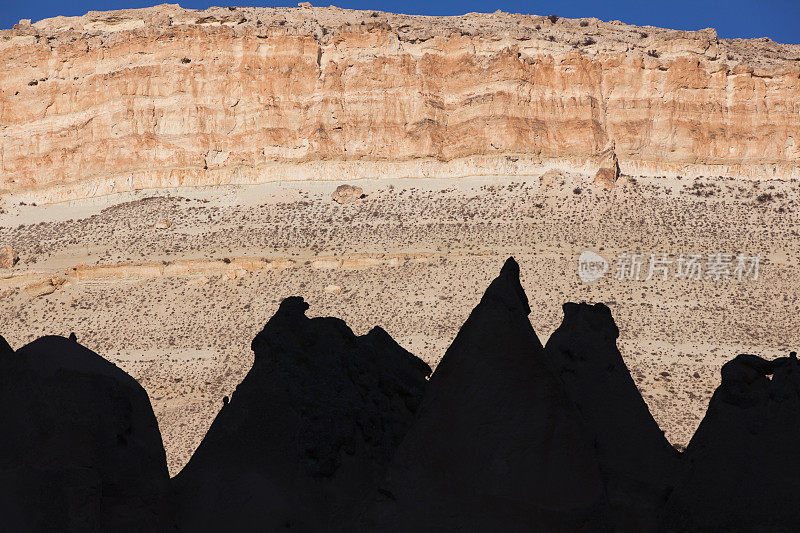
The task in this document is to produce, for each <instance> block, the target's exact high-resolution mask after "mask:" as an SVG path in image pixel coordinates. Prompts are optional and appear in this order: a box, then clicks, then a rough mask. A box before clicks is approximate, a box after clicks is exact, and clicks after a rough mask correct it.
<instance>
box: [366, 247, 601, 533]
mask: <svg viewBox="0 0 800 533" xmlns="http://www.w3.org/2000/svg"><path fill="white" fill-rule="evenodd" d="M529 313H530V307H529V305H528V299H527V297H526V296H525V293H524V291H523V289H522V286H521V284H520V281H519V266H518V265H517V263H516V262H515V261H514V260H513V259H509V260H508V261H507V262H506V264H505V266H503V269H502V271H501V272H500V275H499V276H498V277H497V279H495V280H494V281H493V282H492V283H491V285H490V286H489V288H488V289H487V291H486V293H485V294H484V295H483V298H482V299H481V302H480V303H479V304H478V306H477V307H476V308H475V309H474V310H473V311H472V313H471V314H470V316H469V318H468V319H467V321H466V323H465V324H464V325H463V326H462V328H461V330H460V331H459V333H458V335H457V337H456V339H455V340H454V341H453V344H452V346H450V348H449V349H448V350H447V352H446V354H445V355H444V358H443V359H442V361H441V363H440V364H439V366H438V367H437V369H436V372H435V373H434V374H433V376H432V378H431V380H430V383H429V386H428V392H427V393H426V396H425V399H424V400H423V404H422V406H421V408H420V413H419V415H418V418H417V421H416V422H415V424H414V425H413V426H412V428H411V430H410V431H409V434H408V435H407V436H406V439H405V440H404V441H403V443H402V444H401V446H400V448H399V450H398V452H397V455H396V457H395V460H394V461H393V463H392V466H391V468H390V470H389V473H388V475H387V478H386V480H385V481H384V483H383V484H382V486H381V488H380V491H379V493H378V494H377V496H376V498H375V500H376V501H375V503H374V504H373V505H372V506H371V508H370V509H368V511H367V512H366V514H365V515H364V517H363V522H362V526H363V529H364V530H367V531H438V530H442V531H464V530H468V531H547V530H551V531H552V530H559V531H576V530H585V531H597V530H602V529H604V528H605V527H606V526H607V524H608V523H607V504H606V500H605V494H604V489H603V484H602V481H601V476H600V470H599V468H598V464H597V461H596V458H595V451H594V449H593V447H592V443H591V439H590V438H589V437H588V435H587V434H586V432H585V430H584V428H583V425H582V423H581V417H580V415H579V413H578V412H577V410H576V409H575V408H574V406H573V405H572V403H571V402H570V401H569V399H568V398H567V397H566V395H565V394H564V392H563V387H562V385H561V383H560V382H559V381H558V380H557V378H556V377H555V376H553V374H552V373H551V372H550V370H549V368H548V367H547V361H546V359H545V356H544V350H543V348H542V345H541V343H540V342H539V339H538V338H537V336H536V333H535V332H534V330H533V328H532V327H531V323H530V321H529V320H528V314H529Z"/></svg>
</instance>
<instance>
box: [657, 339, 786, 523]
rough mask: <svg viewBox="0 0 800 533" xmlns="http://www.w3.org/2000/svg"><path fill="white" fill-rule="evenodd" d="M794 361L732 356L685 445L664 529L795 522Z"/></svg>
mask: <svg viewBox="0 0 800 533" xmlns="http://www.w3.org/2000/svg"><path fill="white" fill-rule="evenodd" d="M798 445H800V363H798V361H797V358H796V356H795V355H794V354H792V356H791V357H782V358H778V359H775V360H772V361H767V360H764V359H762V358H760V357H758V356H755V355H739V356H737V357H736V358H735V359H734V360H732V361H730V362H728V363H726V364H725V365H724V366H723V367H722V383H721V384H720V386H719V388H717V390H716V391H715V392H714V395H713V396H712V398H711V401H710V402H709V406H708V411H707V412H706V416H705V418H703V421H702V422H701V423H700V426H699V427H698V428H697V432H696V433H695V435H694V437H692V440H691V442H690V443H689V446H688V447H687V449H686V452H685V456H686V460H687V462H688V466H687V472H686V475H685V476H684V477H683V479H682V480H681V481H680V483H679V484H678V486H677V487H676V489H675V492H674V493H673V496H672V498H671V499H670V501H669V503H668V506H667V511H666V529H667V530H670V531H793V530H796V528H797V525H798V524H800V454H799V453H798Z"/></svg>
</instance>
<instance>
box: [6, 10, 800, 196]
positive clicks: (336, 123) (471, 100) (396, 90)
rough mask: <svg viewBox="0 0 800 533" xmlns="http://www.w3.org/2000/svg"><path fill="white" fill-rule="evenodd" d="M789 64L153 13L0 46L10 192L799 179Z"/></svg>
mask: <svg viewBox="0 0 800 533" xmlns="http://www.w3.org/2000/svg"><path fill="white" fill-rule="evenodd" d="M798 59H800V45H782V44H777V43H774V42H771V41H769V40H765V39H760V40H724V39H718V38H717V35H716V32H715V31H714V30H711V29H708V30H702V31H697V32H684V31H673V30H662V29H659V28H652V27H646V28H643V27H635V26H627V25H624V24H622V23H619V22H616V21H614V22H608V23H607V22H601V21H598V20H597V19H582V20H569V19H556V18H555V17H553V18H548V17H540V16H530V15H518V14H516V15H515V14H507V13H501V12H497V13H494V14H467V15H464V16H460V17H442V18H436V17H421V16H407V15H394V14H389V13H381V12H369V11H351V10H343V9H338V8H335V7H330V8H309V7H304V8H211V9H209V10H206V11H195V10H184V9H181V8H180V7H178V6H177V5H162V6H159V7H154V8H149V9H142V10H124V11H111V12H91V13H89V14H87V15H85V16H83V17H71V18H67V17H57V18H53V19H46V20H43V21H40V22H37V23H35V24H33V25H30V24H28V23H25V22H23V23H20V24H18V25H16V26H15V27H14V28H13V29H9V30H2V31H0V68H2V71H3V76H2V79H0V190H4V191H6V192H12V193H19V194H20V195H21V196H22V197H26V198H28V199H29V200H33V201H39V202H47V201H59V200H67V199H73V198H80V197H87V196H95V195H102V194H108V193H112V192H119V191H122V190H131V189H139V188H147V187H173V186H185V185H213V184H228V183H255V182H263V181H270V180H280V179H319V178H335V179H345V178H346V179H352V178H360V177H381V176H385V175H393V176H401V177H403V176H405V177H421V176H465V175H476V174H488V175H495V174H500V175H525V174H535V173H540V172H541V171H544V170H546V169H548V168H550V167H553V166H561V167H565V168H570V169H574V170H578V171H582V172H586V173H588V174H592V175H594V174H595V173H596V172H597V170H598V166H599V165H601V164H602V161H603V160H604V159H607V158H608V150H609V148H610V147H613V150H614V152H615V156H616V157H617V158H618V161H619V166H620V169H621V170H622V172H624V173H627V174H634V175H674V174H684V175H730V176H745V177H755V178H766V177H779V178H780V177H784V178H789V177H795V178H796V177H800V169H799V168H800V167H799V165H798V162H799V161H800V61H798Z"/></svg>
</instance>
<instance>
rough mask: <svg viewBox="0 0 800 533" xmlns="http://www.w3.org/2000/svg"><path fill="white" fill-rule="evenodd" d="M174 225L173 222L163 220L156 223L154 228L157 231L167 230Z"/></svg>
mask: <svg viewBox="0 0 800 533" xmlns="http://www.w3.org/2000/svg"><path fill="white" fill-rule="evenodd" d="M171 225H172V222H170V221H169V220H167V219H166V218H162V219H161V220H159V221H158V222H156V223H155V224H154V225H153V227H154V228H156V229H167V228H169V227H170V226H171Z"/></svg>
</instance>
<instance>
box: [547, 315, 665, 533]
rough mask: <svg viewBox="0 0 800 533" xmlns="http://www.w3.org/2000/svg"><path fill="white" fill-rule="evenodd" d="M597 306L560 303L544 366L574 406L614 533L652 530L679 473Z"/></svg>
mask: <svg viewBox="0 0 800 533" xmlns="http://www.w3.org/2000/svg"><path fill="white" fill-rule="evenodd" d="M617 337H619V329H618V328H617V326H616V324H615V323H614V319H613V318H612V316H611V310H610V309H609V308H608V307H606V306H605V305H603V304H595V305H588V304H585V303H581V304H575V303H567V304H564V321H563V322H562V323H561V326H559V328H558V329H557V330H556V331H555V332H553V334H552V335H551V336H550V339H549V340H548V341H547V347H546V349H545V355H546V358H547V361H548V364H549V365H550V368H551V370H552V372H553V374H554V375H555V376H557V377H558V378H559V379H560V380H561V382H562V383H563V384H564V387H565V390H566V392H567V396H568V397H569V398H570V400H571V401H572V402H574V403H575V405H576V406H577V408H578V411H579V412H580V414H581V419H582V420H583V424H584V426H585V428H586V429H587V431H588V432H589V435H590V438H591V439H592V441H593V442H594V444H595V446H594V447H595V451H596V453H597V458H598V460H599V462H600V469H601V471H602V473H603V480H604V481H605V485H606V493H607V495H608V498H609V501H610V504H611V505H612V508H613V517H614V523H615V526H616V529H617V530H618V531H620V530H621V531H657V530H658V527H659V515H660V513H661V509H662V508H663V506H664V505H665V504H666V501H667V498H668V496H669V495H670V492H671V491H672V489H673V488H674V485H675V482H676V477H677V476H678V474H679V472H680V468H681V464H680V461H679V453H678V452H677V450H675V449H674V448H673V447H672V446H671V445H670V444H669V442H667V439H666V438H664V434H663V432H662V431H661V429H660V428H659V427H658V424H656V421H655V420H654V419H653V416H652V415H651V414H650V411H649V410H648V408H647V404H646V403H645V402H644V399H642V396H641V394H640V393H639V391H638V390H637V388H636V384H635V383H634V382H633V379H632V378H631V375H630V372H629V371H628V368H627V367H626V365H625V361H624V360H623V359H622V355H621V354H620V352H619V349H617V344H616V340H617Z"/></svg>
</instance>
